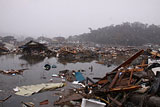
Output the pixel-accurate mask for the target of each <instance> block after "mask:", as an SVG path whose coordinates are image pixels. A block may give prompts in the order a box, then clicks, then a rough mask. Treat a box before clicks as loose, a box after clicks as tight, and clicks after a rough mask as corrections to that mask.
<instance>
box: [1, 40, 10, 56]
mask: <svg viewBox="0 0 160 107" xmlns="http://www.w3.org/2000/svg"><path fill="white" fill-rule="evenodd" d="M7 52H9V50H8V49H7V48H5V47H4V44H3V43H1V42H0V55H1V54H5V53H7Z"/></svg>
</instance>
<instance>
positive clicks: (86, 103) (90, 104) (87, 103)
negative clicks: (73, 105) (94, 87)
mask: <svg viewBox="0 0 160 107" xmlns="http://www.w3.org/2000/svg"><path fill="white" fill-rule="evenodd" d="M105 106H106V104H105V103H102V102H100V101H96V100H93V99H85V98H83V99H82V104H81V107H105Z"/></svg>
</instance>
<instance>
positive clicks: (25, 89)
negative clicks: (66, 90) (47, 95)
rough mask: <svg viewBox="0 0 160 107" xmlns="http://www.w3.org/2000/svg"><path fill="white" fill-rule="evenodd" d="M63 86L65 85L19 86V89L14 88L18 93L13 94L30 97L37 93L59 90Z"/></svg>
mask: <svg viewBox="0 0 160 107" xmlns="http://www.w3.org/2000/svg"><path fill="white" fill-rule="evenodd" d="M64 85H65V83H45V84H44V83H43V84H37V85H29V86H21V87H16V91H17V89H18V92H16V93H15V94H16V95H21V96H30V95H32V94H35V93H38V92H42V91H47V90H52V89H56V88H61V87H63V86H64ZM14 90H15V89H14Z"/></svg>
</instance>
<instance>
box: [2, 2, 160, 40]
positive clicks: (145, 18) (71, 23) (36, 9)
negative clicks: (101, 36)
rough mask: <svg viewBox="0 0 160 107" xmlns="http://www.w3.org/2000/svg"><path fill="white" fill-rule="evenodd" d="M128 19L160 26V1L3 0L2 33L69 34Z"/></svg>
mask: <svg viewBox="0 0 160 107" xmlns="http://www.w3.org/2000/svg"><path fill="white" fill-rule="evenodd" d="M126 21H128V22H135V21H139V22H143V23H148V24H152V23H153V24H156V25H160V0H0V33H15V34H19V35H23V34H25V35H28V36H42V35H47V36H48V37H55V36H66V37H68V36H70V35H78V34H82V33H85V32H89V29H88V28H89V27H91V28H92V29H97V28H102V27H105V26H108V25H111V24H121V23H123V22H126Z"/></svg>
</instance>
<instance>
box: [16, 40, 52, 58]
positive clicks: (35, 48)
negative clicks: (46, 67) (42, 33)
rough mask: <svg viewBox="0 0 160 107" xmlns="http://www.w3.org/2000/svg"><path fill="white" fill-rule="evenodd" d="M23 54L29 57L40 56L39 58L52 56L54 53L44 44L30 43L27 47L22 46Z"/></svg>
mask: <svg viewBox="0 0 160 107" xmlns="http://www.w3.org/2000/svg"><path fill="white" fill-rule="evenodd" d="M19 48H21V49H22V53H23V54H27V55H39V56H51V55H53V52H52V51H51V50H49V49H48V48H47V47H46V46H45V45H44V44H41V43H38V42H35V41H30V42H28V43H26V44H25V45H22V46H20V47H19Z"/></svg>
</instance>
